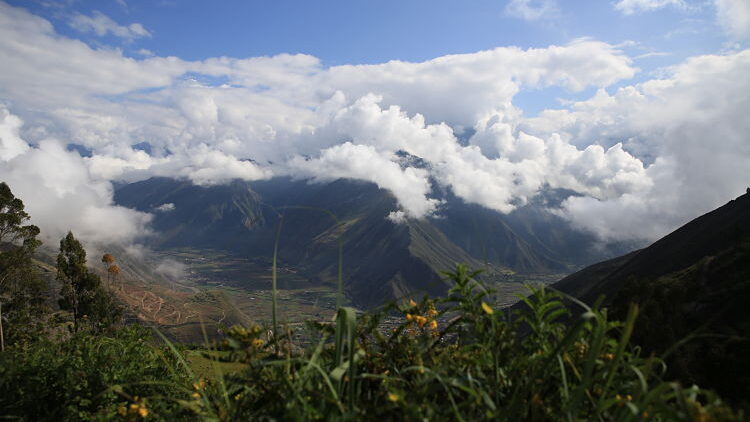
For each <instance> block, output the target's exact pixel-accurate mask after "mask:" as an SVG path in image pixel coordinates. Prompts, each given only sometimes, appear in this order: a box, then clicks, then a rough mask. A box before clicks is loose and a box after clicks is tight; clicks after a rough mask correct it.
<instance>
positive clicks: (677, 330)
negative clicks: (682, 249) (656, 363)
mask: <svg viewBox="0 0 750 422" xmlns="http://www.w3.org/2000/svg"><path fill="white" fill-rule="evenodd" d="M749 301H750V237H747V236H745V239H744V240H743V241H738V242H736V243H734V244H733V245H732V246H731V247H730V248H728V249H726V250H725V251H722V252H721V253H718V254H716V255H715V256H710V257H706V258H704V259H702V260H700V261H698V262H697V263H696V264H694V265H692V266H690V267H688V268H685V269H682V270H680V271H675V272H672V273H669V274H665V275H663V276H661V277H658V278H656V277H631V279H629V280H627V282H626V283H624V284H623V287H622V289H621V290H620V292H619V293H618V295H617V296H616V297H615V300H614V301H613V303H612V311H613V314H614V315H616V316H621V315H624V313H625V312H626V309H627V305H628V304H629V303H631V302H634V303H638V304H639V305H640V307H641V313H640V316H639V318H638V321H636V327H635V331H634V334H633V342H634V343H635V344H638V345H640V346H642V347H643V348H644V350H645V351H646V352H648V353H655V354H657V355H659V356H665V360H666V362H667V364H668V366H669V372H668V374H669V376H670V378H675V379H679V380H681V381H682V382H684V383H686V384H693V383H697V384H699V385H701V386H705V387H709V388H712V389H715V390H716V391H717V392H718V393H720V394H721V396H722V397H724V398H725V399H730V400H733V401H735V402H743V401H744V402H745V403H750V361H748V359H747V356H750V338H748V333H750V319H748V315H747V303H748V302H749Z"/></svg>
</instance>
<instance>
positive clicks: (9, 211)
mask: <svg viewBox="0 0 750 422" xmlns="http://www.w3.org/2000/svg"><path fill="white" fill-rule="evenodd" d="M29 218H30V217H29V214H28V213H26V211H25V210H24V204H23V201H21V199H19V198H16V197H15V196H14V195H13V193H12V192H11V190H10V187H9V186H8V185H7V184H6V183H5V182H0V350H1V349H4V348H5V339H6V337H8V338H10V340H11V343H12V342H13V341H14V339H18V338H19V335H16V334H15V333H18V334H22V333H24V332H25V333H29V332H30V331H32V330H29V329H25V330H14V332H12V333H11V335H10V336H8V335H7V330H6V331H5V332H4V327H3V320H6V321H8V322H9V323H10V324H9V325H11V326H15V325H17V324H21V323H30V322H31V321H33V320H34V319H35V318H34V317H35V316H36V315H37V314H39V313H41V312H43V310H44V291H45V283H44V282H43V281H41V280H40V279H39V278H38V277H37V275H36V273H35V272H34V271H33V264H32V260H31V256H32V254H33V253H34V251H35V250H36V248H38V247H39V245H41V244H42V242H41V241H39V240H38V239H37V238H36V236H38V235H39V228H38V227H37V226H35V225H32V224H25V223H26V222H28V220H29ZM3 305H6V306H5V309H3ZM3 311H5V313H4V314H3Z"/></svg>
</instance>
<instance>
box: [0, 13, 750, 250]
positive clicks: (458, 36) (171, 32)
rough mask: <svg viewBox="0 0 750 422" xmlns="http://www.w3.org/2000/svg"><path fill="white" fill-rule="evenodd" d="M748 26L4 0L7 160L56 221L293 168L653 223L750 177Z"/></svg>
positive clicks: (655, 233)
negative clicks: (147, 186)
mask: <svg viewBox="0 0 750 422" xmlns="http://www.w3.org/2000/svg"><path fill="white" fill-rule="evenodd" d="M749 43H750V1H748V0H608V1H596V2H591V1H585V2H584V1H562V0H494V1H489V0H476V1H471V2H457V1H443V0H433V1H429V2H428V1H422V0H408V1H404V0H401V1H390V0H388V1H378V2H372V1H354V0H349V1H338V0H336V1H325V2H310V1H276V2H259V1H221V2H210V3H208V2H202V1H169V0H162V1H154V0H150V1H135V0H111V1H109V0H98V1H84V0H68V1H55V2H52V1H42V0H40V1H30V0H27V1H9V2H3V1H2V0H0V57H3V64H2V66H0V180H3V181H6V182H8V183H9V185H10V186H11V189H13V191H14V193H16V195H17V196H19V197H20V198H22V199H23V200H24V202H25V203H26V207H27V210H28V211H29V213H30V214H31V215H32V219H33V222H34V223H35V224H38V225H40V227H41V228H42V231H43V233H44V234H45V236H47V237H48V238H50V239H56V238H59V237H60V235H61V234H64V233H65V232H66V231H67V230H73V231H74V232H75V233H76V234H77V235H78V236H79V237H81V238H83V239H84V240H87V241H89V242H98V243H105V244H106V243H122V244H126V245H127V244H133V243H137V242H138V241H139V240H142V239H144V238H145V237H148V236H151V235H153V232H152V231H151V229H150V226H149V222H150V220H151V218H152V217H153V213H155V212H170V211H171V210H172V209H173V207H171V208H170V207H167V206H164V207H160V208H159V209H154V210H153V212H152V213H143V212H136V211H134V210H131V209H127V208H123V207H120V206H117V205H115V204H114V203H113V199H112V194H113V184H114V183H120V182H133V181H138V180H144V179H146V178H149V177H153V176H167V177H174V178H178V179H185V180H189V181H191V182H193V183H195V184H197V185H203V186H210V185H217V184H222V183H227V182H228V181H231V180H233V179H242V180H247V181H253V180H262V179H268V178H272V177H277V176H291V177H295V178H301V179H307V180H310V182H311V183H315V182H326V181H330V180H335V179H336V178H340V177H346V178H354V179H361V180H366V181H369V182H372V183H375V184H377V185H378V186H380V187H381V188H383V189H388V190H389V191H391V192H392V193H393V195H394V196H395V197H396V199H397V202H398V207H397V208H396V209H394V210H393V211H392V212H391V213H390V214H389V215H388V216H384V218H389V219H390V220H391V221H393V223H394V224H400V223H402V222H403V221H405V220H406V219H415V218H425V217H439V216H440V213H441V206H442V205H443V204H442V202H441V201H440V199H439V198H437V197H436V196H435V195H433V192H432V191H431V181H435V182H436V183H438V184H439V185H441V186H442V187H444V188H447V189H450V190H451V191H453V192H454V193H455V194H456V195H457V196H458V197H460V198H462V199H463V200H464V201H466V202H469V203H475V204H479V205H482V206H484V207H487V208H490V209H494V210H497V211H499V212H502V213H508V212H511V211H512V210H513V209H515V208H516V207H518V206H519V205H523V204H525V203H527V202H528V201H530V200H531V199H533V198H534V197H535V196H536V195H538V194H539V193H540V192H543V191H545V190H547V189H567V190H570V191H573V192H576V195H574V196H571V197H570V198H568V199H567V200H566V201H565V202H563V204H562V206H561V207H559V208H555V209H551V210H550V211H552V212H554V213H556V214H558V215H560V216H561V217H563V218H565V219H566V220H568V221H569V222H570V223H571V224H573V225H574V226H575V227H577V228H579V229H580V230H583V231H587V232H591V233H593V234H595V235H597V236H598V237H599V238H600V239H601V240H602V241H603V242H610V241H640V242H647V241H651V240H655V239H657V238H658V237H660V236H663V235H664V234H666V233H668V232H669V231H671V230H673V229H675V228H676V227H678V226H679V225H681V224H684V223H685V222H687V221H689V220H690V219H692V218H694V217H696V216H698V215H700V214H702V213H705V212H707V211H709V210H711V209H713V208H715V207H717V206H719V205H722V204H723V203H726V202H727V201H729V200H731V199H733V198H734V197H736V196H738V195H740V194H742V193H744V192H745V188H746V187H747V186H748V185H750V171H749V170H748V169H750V120H748V119H747V118H746V114H747V110H750V76H748V75H750V49H748V47H749V45H748V44H749ZM399 151H406V152H408V153H410V154H413V155H416V156H419V157H421V158H423V159H424V160H425V161H426V162H428V163H429V166H428V167H427V168H416V167H408V166H406V165H404V163H403V162H402V161H401V159H400V158H399V155H398V154H397V152H399ZM103 227H106V228H107V229H106V230H102V228H103Z"/></svg>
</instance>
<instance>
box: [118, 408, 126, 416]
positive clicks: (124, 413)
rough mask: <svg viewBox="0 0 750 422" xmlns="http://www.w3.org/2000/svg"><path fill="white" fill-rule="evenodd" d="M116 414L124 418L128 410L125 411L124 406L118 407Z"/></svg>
mask: <svg viewBox="0 0 750 422" xmlns="http://www.w3.org/2000/svg"><path fill="white" fill-rule="evenodd" d="M117 413H119V414H120V415H121V416H125V415H126V414H127V413H128V409H126V408H125V406H120V407H119V408H118V409H117Z"/></svg>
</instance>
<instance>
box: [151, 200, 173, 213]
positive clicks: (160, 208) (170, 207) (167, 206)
mask: <svg viewBox="0 0 750 422" xmlns="http://www.w3.org/2000/svg"><path fill="white" fill-rule="evenodd" d="M174 209H175V205H174V204H173V203H171V202H167V203H166V204H161V205H159V206H158V207H155V208H154V210H155V211H158V212H169V211H174Z"/></svg>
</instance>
